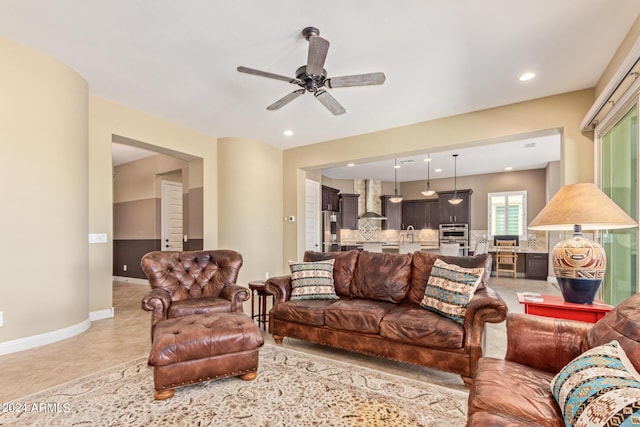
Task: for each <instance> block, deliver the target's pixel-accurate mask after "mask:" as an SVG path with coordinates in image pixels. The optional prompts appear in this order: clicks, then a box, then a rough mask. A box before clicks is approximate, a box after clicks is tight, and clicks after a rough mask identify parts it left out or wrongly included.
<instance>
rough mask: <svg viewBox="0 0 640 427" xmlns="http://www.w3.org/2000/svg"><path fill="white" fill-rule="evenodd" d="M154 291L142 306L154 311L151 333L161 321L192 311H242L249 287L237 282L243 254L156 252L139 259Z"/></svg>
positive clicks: (233, 252) (194, 312)
mask: <svg viewBox="0 0 640 427" xmlns="http://www.w3.org/2000/svg"><path fill="white" fill-rule="evenodd" d="M140 264H141V266H142V271H144V273H145V275H146V276H147V279H149V284H150V285H151V288H152V290H151V292H149V293H148V294H147V295H145V296H144V297H143V299H142V308H143V309H144V310H147V311H151V313H152V314H151V336H153V329H154V328H155V325H156V324H157V323H158V322H160V321H161V320H165V319H172V318H176V317H181V316H188V315H191V314H207V313H229V312H242V311H243V310H242V302H243V301H247V300H248V299H249V297H250V293H249V289H247V288H245V287H242V286H239V285H237V284H236V280H237V278H238V271H239V270H240V267H242V255H241V254H240V253H238V252H236V251H233V250H229V249H217V250H210V251H184V252H176V251H154V252H149V253H148V254H146V255H145V256H143V257H142V260H141V262H140Z"/></svg>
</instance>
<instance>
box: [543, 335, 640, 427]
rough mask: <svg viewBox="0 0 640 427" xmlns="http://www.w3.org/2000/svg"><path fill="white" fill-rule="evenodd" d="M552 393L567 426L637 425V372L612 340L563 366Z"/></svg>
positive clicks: (639, 416) (639, 413)
mask: <svg viewBox="0 0 640 427" xmlns="http://www.w3.org/2000/svg"><path fill="white" fill-rule="evenodd" d="M551 393H553V397H554V398H555V399H556V401H557V402H558V405H559V406H560V410H561V411H562V415H563V416H564V423H565V424H566V425H567V426H585V427H586V426H635V425H640V375H639V374H638V372H637V371H636V370H635V368H634V367H633V365H632V364H631V361H630V360H629V358H628V357H627V355H626V354H625V352H624V350H623V349H622V348H621V347H620V344H618V342H617V341H615V340H614V341H611V342H610V343H608V344H604V345H601V346H599V347H595V348H592V349H591V350H587V351H585V352H584V353H582V354H581V355H580V356H578V357H576V358H575V359H573V360H572V361H571V362H570V363H569V364H568V365H567V366H565V367H564V368H562V370H561V371H560V372H559V373H558V375H556V376H555V377H554V379H553V381H551Z"/></svg>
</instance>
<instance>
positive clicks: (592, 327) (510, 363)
mask: <svg viewBox="0 0 640 427" xmlns="http://www.w3.org/2000/svg"><path fill="white" fill-rule="evenodd" d="M611 340H617V341H618V342H619V343H620V346H621V347H622V348H623V349H624V351H625V353H626V354H627V356H628V357H629V359H630V360H631V362H632V363H633V365H634V367H635V368H636V369H637V370H640V294H636V295H634V296H632V297H630V298H628V299H626V300H625V301H623V302H622V303H621V304H620V305H618V306H617V307H616V308H614V309H613V310H612V311H610V312H609V313H607V315H606V316H605V317H604V318H602V319H600V320H599V321H598V322H597V323H595V324H591V323H584V322H578V321H573V320H561V319H552V318H546V317H539V316H532V315H527V314H515V313H510V314H509V315H508V317H507V354H506V356H505V360H502V359H495V358H490V357H483V358H481V359H480V360H479V362H478V369H477V370H476V373H475V377H474V380H473V383H472V385H471V389H470V391H469V408H468V413H467V416H468V421H467V426H564V421H563V418H562V414H561V412H560V408H559V407H558V405H557V403H556V401H555V399H554V397H553V395H552V394H551V391H550V390H549V384H550V383H551V381H552V379H553V377H554V376H555V375H556V374H557V373H558V372H560V370H562V368H563V367H564V366H566V365H567V364H568V363H569V362H571V360H573V359H574V358H575V357H577V356H579V355H580V354H582V353H583V352H585V351H586V350H588V349H591V348H594V347H597V346H600V345H603V344H606V343H608V342H610V341H611Z"/></svg>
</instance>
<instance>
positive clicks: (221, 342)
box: [149, 312, 264, 400]
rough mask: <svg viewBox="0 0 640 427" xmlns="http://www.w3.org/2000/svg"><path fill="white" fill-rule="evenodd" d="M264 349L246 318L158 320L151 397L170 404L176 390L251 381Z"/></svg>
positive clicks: (241, 315)
mask: <svg viewBox="0 0 640 427" xmlns="http://www.w3.org/2000/svg"><path fill="white" fill-rule="evenodd" d="M262 344H264V340H263V339H262V335H261V334H260V329H258V327H257V326H256V324H255V323H254V322H253V320H251V318H250V317H249V316H247V315H245V314H244V313H238V312H233V313H209V314H192V315H189V316H184V317H178V318H173V319H167V320H162V321H160V322H159V323H158V324H157V325H156V327H155V329H154V332H153V340H152V345H151V354H150V355H149V365H151V366H153V380H154V386H155V393H154V398H155V399H156V400H162V399H168V398H170V397H171V396H173V393H174V389H175V388H177V387H182V386H186V385H190V384H195V383H199V382H203V381H209V380H215V379H219V378H226V377H232V376H240V378H241V379H243V380H253V379H254V378H255V377H256V375H257V371H258V352H259V349H260V347H261V346H262Z"/></svg>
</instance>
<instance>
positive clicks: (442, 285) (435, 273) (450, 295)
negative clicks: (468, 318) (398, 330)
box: [420, 258, 484, 325]
mask: <svg viewBox="0 0 640 427" xmlns="http://www.w3.org/2000/svg"><path fill="white" fill-rule="evenodd" d="M483 273H484V268H463V267H459V266H457V265H454V264H447V263H446V262H444V261H442V260H441V259H440V258H438V259H436V262H435V263H433V268H432V269H431V275H430V276H429V280H428V281H427V287H426V289H425V290H424V297H423V298H422V301H421V302H420V306H421V307H423V308H426V309H427V310H431V311H435V312H436V313H439V314H442V315H443V316H446V317H448V318H449V319H451V320H454V321H456V322H458V323H460V324H462V325H464V316H465V314H466V313H467V305H468V304H469V301H470V300H471V298H472V297H473V294H474V293H475V291H476V289H477V288H478V285H479V284H480V281H481V280H482V275H483Z"/></svg>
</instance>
